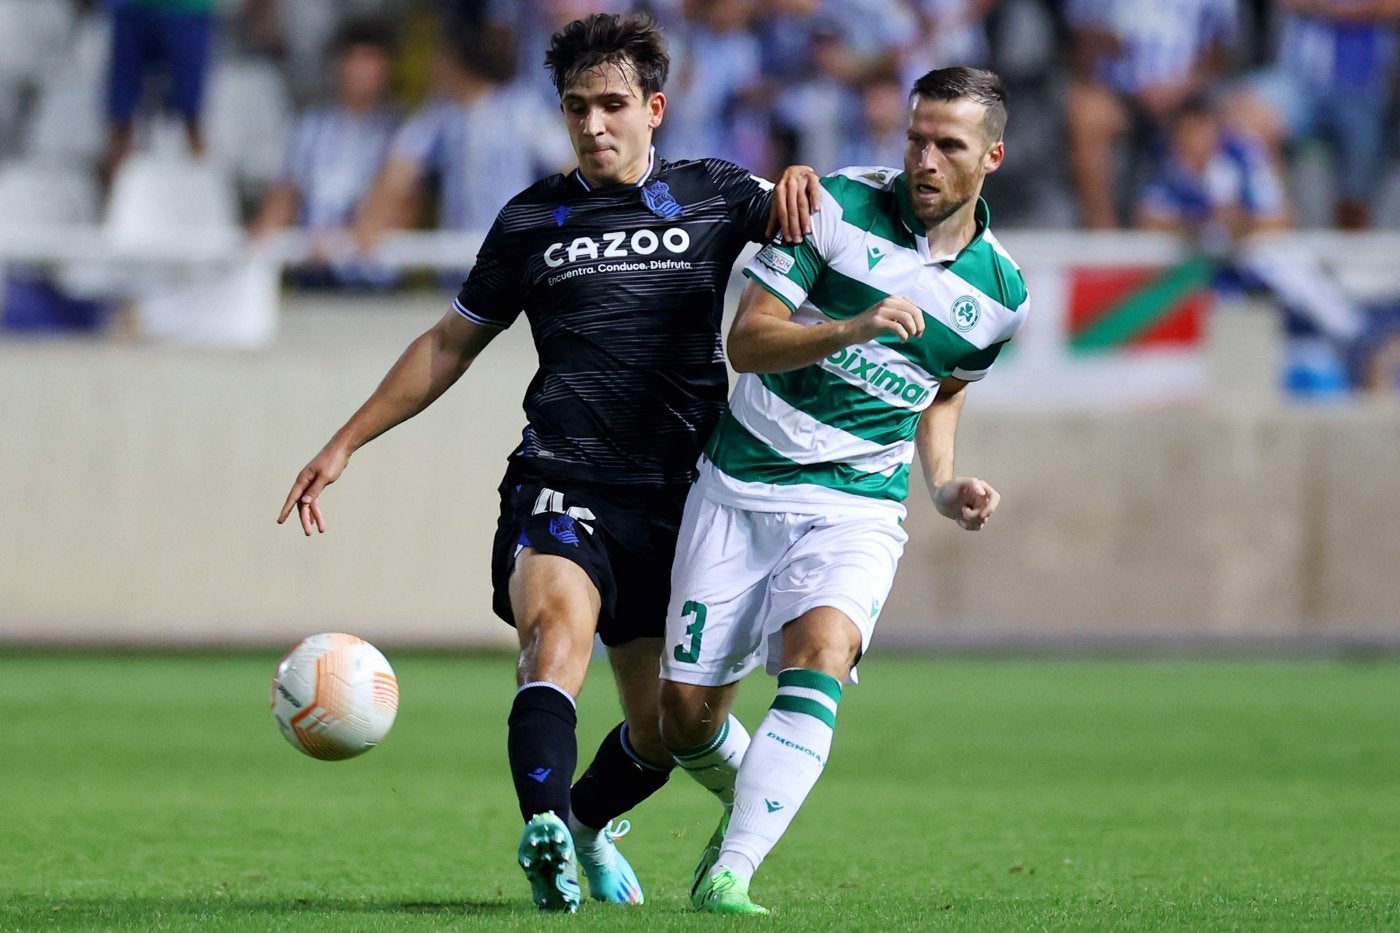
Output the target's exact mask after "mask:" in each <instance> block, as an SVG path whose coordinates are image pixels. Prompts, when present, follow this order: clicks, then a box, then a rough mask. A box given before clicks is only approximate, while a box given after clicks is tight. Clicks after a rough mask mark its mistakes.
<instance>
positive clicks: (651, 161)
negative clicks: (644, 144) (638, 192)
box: [574, 146, 656, 191]
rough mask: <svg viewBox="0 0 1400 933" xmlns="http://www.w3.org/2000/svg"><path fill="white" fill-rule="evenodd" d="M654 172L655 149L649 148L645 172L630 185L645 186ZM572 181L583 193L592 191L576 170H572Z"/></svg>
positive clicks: (591, 187) (635, 186)
mask: <svg viewBox="0 0 1400 933" xmlns="http://www.w3.org/2000/svg"><path fill="white" fill-rule="evenodd" d="M655 171H656V147H655V146H651V147H650V148H648V149H647V170H646V171H645V172H642V177H641V178H638V179H637V181H636V182H635V183H634V184H633V185H632V187H634V188H640V187H642V185H645V184H646V183H647V182H648V181H650V180H651V176H652V173H653V172H655ZM574 180H575V181H577V182H578V183H579V184H580V185H582V186H583V190H584V191H592V190H594V188H593V186H592V185H590V184H589V183H588V179H586V178H584V177H583V172H581V171H579V170H578V169H574Z"/></svg>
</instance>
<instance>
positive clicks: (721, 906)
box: [690, 868, 768, 914]
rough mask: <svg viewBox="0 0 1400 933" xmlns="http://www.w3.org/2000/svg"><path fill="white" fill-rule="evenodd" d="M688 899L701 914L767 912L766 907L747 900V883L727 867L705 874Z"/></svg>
mask: <svg viewBox="0 0 1400 933" xmlns="http://www.w3.org/2000/svg"><path fill="white" fill-rule="evenodd" d="M690 900H691V903H692V904H694V905H695V909H696V910H698V911H700V912H701V913H702V914H766V913H768V908H767V907H761V906H759V905H758V904H755V903H754V902H753V901H751V900H749V883H748V882H747V881H744V880H743V879H741V878H740V877H739V876H738V875H736V874H734V872H732V871H730V870H729V869H727V868H721V869H719V870H718V871H716V872H715V873H714V874H711V875H707V876H705V880H704V881H702V882H701V883H700V887H699V888H698V889H697V890H696V892H695V895H694V896H693V897H691V899H690Z"/></svg>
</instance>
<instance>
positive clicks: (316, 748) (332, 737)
mask: <svg viewBox="0 0 1400 933" xmlns="http://www.w3.org/2000/svg"><path fill="white" fill-rule="evenodd" d="M398 711H399V682H398V680H397V679H396V678H395V677H394V669H393V668H392V667H390V666H389V661H388V660H387V659H386V658H385V657H384V655H382V654H380V652H379V649H378V648H376V647H374V645H371V644H370V643H369V642H367V641H365V640H364V639H363V638H356V637H355V636H354V635H343V634H341V633H339V632H327V633H325V634H322V635H312V636H311V637H310V638H307V639H305V640H304V641H302V642H301V643H300V644H298V645H297V646H296V647H295V648H293V649H292V650H291V651H290V652H288V654H287V656H286V657H285V658H283V659H282V661H281V662H280V663H279V664H278V665H277V673H276V674H275V675H274V676H273V678H272V716H273V718H274V719H276V720H277V726H278V728H280V729H281V730H282V735H283V736H284V737H285V738H286V739H287V741H288V742H290V743H292V746H293V747H294V748H296V749H297V750H298V751H302V752H305V753H306V754H308V755H310V756H311V757H312V758H319V759H321V760H322V761H339V760H341V759H343V758H354V757H355V756H356V755H362V754H364V753H365V752H367V751H369V750H370V749H371V748H374V746H376V745H378V744H379V743H380V742H381V741H382V740H383V738H384V736H386V735H387V734H388V733H389V727H390V726H392V725H393V724H394V717H395V716H396V715H397V714H398Z"/></svg>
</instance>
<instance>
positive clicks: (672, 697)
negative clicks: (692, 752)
mask: <svg viewBox="0 0 1400 933" xmlns="http://www.w3.org/2000/svg"><path fill="white" fill-rule="evenodd" d="M710 693H711V688H707V687H700V686H696V685H695V684H681V683H676V682H674V681H670V680H663V681H662V682H661V717H660V723H659V726H660V737H661V741H662V743H663V744H664V746H665V747H666V748H667V749H668V750H670V751H671V752H676V751H681V750H683V749H687V748H694V747H695V746H697V745H703V744H704V743H706V742H708V741H709V740H710V739H712V738H714V737H715V735H716V733H718V732H719V729H720V726H721V725H723V723H724V720H725V719H726V717H727V716H728V715H729V714H728V710H727V709H726V710H723V711H721V710H720V709H719V708H718V705H719V704H717V703H715V702H713V700H712V698H711V696H710Z"/></svg>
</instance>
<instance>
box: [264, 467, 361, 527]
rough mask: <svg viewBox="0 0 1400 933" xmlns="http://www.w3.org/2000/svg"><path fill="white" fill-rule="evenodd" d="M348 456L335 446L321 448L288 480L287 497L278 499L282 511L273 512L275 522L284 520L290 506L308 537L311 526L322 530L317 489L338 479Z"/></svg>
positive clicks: (323, 522) (324, 520)
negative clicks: (294, 510) (282, 500)
mask: <svg viewBox="0 0 1400 933" xmlns="http://www.w3.org/2000/svg"><path fill="white" fill-rule="evenodd" d="M349 462H350V457H349V456H348V455H347V454H345V453H342V452H341V451H340V450H339V449H337V448H331V447H327V448H326V449H325V450H322V451H321V452H320V453H319V454H317V455H316V456H315V458H314V459H313V460H312V461H311V462H310V463H308V464H307V465H306V467H305V468H304V469H303V470H302V471H301V472H300V473H298V474H297V480H296V482H295V483H292V491H291V492H289V493H287V501H286V502H284V503H282V511H281V512H279V513H278V514H277V524H279V525H280V524H282V523H283V522H285V521H286V520H287V516H288V515H291V514H292V509H293V508H295V509H296V510H297V517H298V518H300V519H301V530H302V531H303V532H305V533H306V535H307V536H308V537H309V536H310V535H311V531H312V529H315V530H316V531H318V532H320V533H321V534H325V533H326V517H325V516H324V515H323V514H321V490H323V489H325V488H326V487H327V486H329V485H330V484H331V483H334V482H335V481H336V480H338V479H340V474H341V473H342V472H344V470H345V465H346V464H347V463H349Z"/></svg>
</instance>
